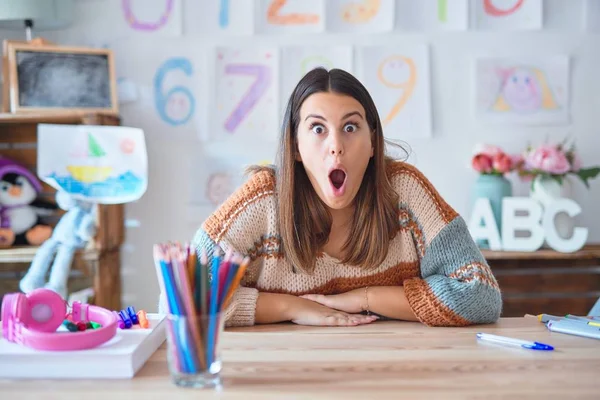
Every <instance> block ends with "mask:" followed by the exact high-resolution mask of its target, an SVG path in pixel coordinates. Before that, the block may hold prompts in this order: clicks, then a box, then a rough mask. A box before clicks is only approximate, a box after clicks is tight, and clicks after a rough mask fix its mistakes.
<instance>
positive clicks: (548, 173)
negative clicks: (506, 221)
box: [516, 142, 600, 188]
mask: <svg viewBox="0 0 600 400" xmlns="http://www.w3.org/2000/svg"><path fill="white" fill-rule="evenodd" d="M516 169H517V171H518V173H519V176H520V177H521V178H522V179H525V180H533V179H534V178H536V177H538V176H541V177H545V178H552V179H554V180H556V181H557V182H558V183H559V184H561V185H562V182H563V179H564V178H565V177H566V176H567V175H568V174H573V175H576V176H578V177H579V178H580V179H581V180H582V181H583V183H584V184H585V186H586V187H588V188H589V187H590V185H589V182H588V180H590V179H593V178H595V177H596V176H597V175H598V174H599V173H600V168H599V167H597V166H596V167H591V168H582V165H581V159H580V158H579V155H578V154H577V152H576V151H575V145H573V144H572V145H571V146H570V147H569V148H567V147H566V143H565V142H563V143H560V144H548V143H544V144H542V145H540V146H538V147H531V146H528V147H527V149H526V150H525V152H524V154H523V156H522V158H521V159H520V160H519V161H518V162H517V165H516Z"/></svg>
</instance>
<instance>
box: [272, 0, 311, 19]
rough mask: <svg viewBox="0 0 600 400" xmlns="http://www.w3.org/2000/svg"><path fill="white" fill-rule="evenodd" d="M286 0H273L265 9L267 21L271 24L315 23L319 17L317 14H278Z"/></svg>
mask: <svg viewBox="0 0 600 400" xmlns="http://www.w3.org/2000/svg"><path fill="white" fill-rule="evenodd" d="M285 3H287V0H273V1H272V2H271V4H270V5H269V8H268V9H267V21H269V22H270V23H271V24H273V25H302V24H317V23H319V20H320V19H321V18H320V17H319V16H318V15H317V14H300V13H289V14H284V15H282V14H280V11H281V9H282V8H283V7H284V6H285Z"/></svg>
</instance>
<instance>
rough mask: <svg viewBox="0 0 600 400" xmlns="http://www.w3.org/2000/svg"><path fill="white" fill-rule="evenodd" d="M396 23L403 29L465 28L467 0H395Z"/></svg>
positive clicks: (467, 9) (467, 8)
mask: <svg viewBox="0 0 600 400" xmlns="http://www.w3.org/2000/svg"><path fill="white" fill-rule="evenodd" d="M396 24H397V29H399V30H404V31H424V30H466V29H468V27H469V0H419V1H414V0H397V2H396Z"/></svg>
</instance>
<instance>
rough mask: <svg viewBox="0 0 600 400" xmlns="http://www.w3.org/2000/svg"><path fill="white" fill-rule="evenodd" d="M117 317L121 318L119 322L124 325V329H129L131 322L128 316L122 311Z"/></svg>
mask: <svg viewBox="0 0 600 400" xmlns="http://www.w3.org/2000/svg"><path fill="white" fill-rule="evenodd" d="M119 317H121V320H122V321H123V322H124V323H125V329H129V328H131V326H132V325H133V322H132V321H131V318H129V315H127V313H126V312H125V311H124V310H121V311H119Z"/></svg>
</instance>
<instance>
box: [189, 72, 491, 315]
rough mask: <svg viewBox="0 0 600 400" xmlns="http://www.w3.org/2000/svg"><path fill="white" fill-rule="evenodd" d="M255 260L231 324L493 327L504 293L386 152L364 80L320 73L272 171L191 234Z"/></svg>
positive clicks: (464, 234)
mask: <svg viewBox="0 0 600 400" xmlns="http://www.w3.org/2000/svg"><path fill="white" fill-rule="evenodd" d="M194 243H195V246H196V247H197V248H198V251H199V252H200V251H202V249H205V251H208V255H209V257H211V256H212V253H213V250H214V249H215V246H216V245H218V246H219V247H220V248H221V249H223V250H225V251H227V250H233V251H236V252H238V253H241V254H244V255H248V256H249V257H250V258H251V260H252V262H251V264H250V265H249V267H248V269H247V270H246V274H245V276H244V278H243V280H242V286H241V287H240V288H239V289H238V290H237V292H236V293H235V295H234V300H233V302H232V304H231V306H230V307H229V308H228V310H227V312H226V316H225V318H226V325H227V326H241V325H253V324H265V323H276V322H282V321H292V322H295V323H297V324H304V325H359V324H366V323H370V322H373V321H375V320H376V319H378V318H379V316H382V317H386V318H391V319H398V320H407V321H421V322H423V323H425V324H427V325H431V326H464V325H469V324H476V323H491V322H494V321H496V319H498V317H499V316H500V312H501V308H502V299H501V295H500V290H499V288H498V284H497V282H496V279H495V278H494V276H493V274H492V272H491V270H490V268H489V267H488V265H487V264H486V261H485V259H484V258H483V256H482V255H481V252H480V251H479V250H478V248H477V246H476V245H475V243H474V242H473V240H472V239H471V236H470V234H469V232H468V230H467V226H466V224H465V222H464V220H463V219H462V217H460V216H459V215H458V214H457V213H456V211H454V210H453V209H452V208H451V207H450V206H449V205H448V204H447V203H446V202H445V201H444V200H443V199H442V198H441V197H440V195H439V194H438V192H437V191H436V190H435V189H434V187H433V186H432V185H431V183H430V182H429V181H428V180H427V179H426V178H425V177H424V176H423V175H422V174H421V173H420V172H419V171H418V170H417V169H416V168H414V167H413V166H411V165H409V164H406V163H403V162H400V161H394V160H392V159H391V158H388V157H386V155H385V143H384V136H383V130H382V127H381V122H380V119H379V116H378V114H377V110H376V108H375V104H374V103H373V100H372V99H371V96H370V95H369V93H368V92H367V90H366V89H365V87H364V86H363V85H362V84H361V83H360V82H359V81H358V80H357V79H356V78H354V77H353V76H352V75H350V74H349V73H347V72H344V71H342V70H339V69H333V70H331V71H326V70H325V69H315V70H312V71H311V72H309V73H308V74H306V76H304V78H302V80H301V81H300V82H299V83H298V85H297V86H296V88H295V90H294V92H293V94H292V96H291V98H290V100H289V103H288V106H287V111H286V114H285V121H284V124H283V128H282V132H281V141H280V144H279V153H278V157H277V161H276V166H275V167H263V168H255V169H254V170H253V174H252V175H251V177H250V178H249V179H248V181H247V182H246V183H245V184H244V185H243V186H242V187H241V188H239V189H238V190H237V191H236V193H234V194H233V195H232V196H231V197H230V198H229V199H228V200H227V201H225V203H224V204H222V205H221V206H220V208H218V210H217V211H216V212H214V214H212V215H211V216H210V217H209V218H208V219H207V220H206V221H205V222H204V224H203V225H202V227H201V229H199V231H198V232H197V234H196V236H195V238H194Z"/></svg>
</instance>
